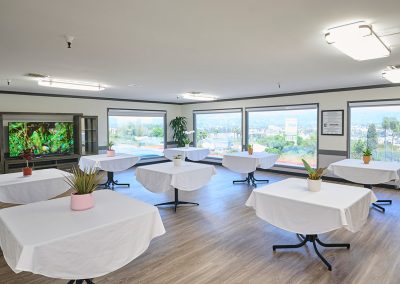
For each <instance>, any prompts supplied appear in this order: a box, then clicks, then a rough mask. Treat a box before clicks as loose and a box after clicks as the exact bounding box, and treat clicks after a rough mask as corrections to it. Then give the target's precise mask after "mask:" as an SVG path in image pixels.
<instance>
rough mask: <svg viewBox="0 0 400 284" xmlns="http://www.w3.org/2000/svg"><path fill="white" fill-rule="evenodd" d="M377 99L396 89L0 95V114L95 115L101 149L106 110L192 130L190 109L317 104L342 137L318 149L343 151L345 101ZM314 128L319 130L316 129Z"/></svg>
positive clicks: (323, 141) (399, 95)
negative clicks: (169, 100)
mask: <svg viewBox="0 0 400 284" xmlns="http://www.w3.org/2000/svg"><path fill="white" fill-rule="evenodd" d="M380 99H400V87H392V88H377V89H368V90H354V91H344V92H331V93H318V94H309V95H300V96H286V97H275V98H262V99H248V100H237V101H224V102H209V103H200V104H187V105H172V104H163V103H139V102H125V101H110V100H93V99H77V98H59V97H40V96H25V95H11V94H0V112H50V113H83V114H84V115H96V116H98V117H99V145H102V146H103V145H106V142H107V108H128V109H129V108H131V109H148V110H165V111H167V122H168V123H169V121H170V120H171V119H173V118H175V117H176V116H180V115H182V116H186V117H187V118H188V128H189V129H193V119H192V118H193V110H203V109H224V108H245V107H258V106H277V105H291V104H305V103H319V108H320V111H321V110H329V109H343V110H344V111H345V117H344V119H345V129H344V133H345V135H344V136H321V135H320V134H319V149H320V150H335V151H347V123H346V121H347V102H348V101H363V100H380ZM243 127H244V125H243ZM243 129H244V128H243ZM318 129H319V131H320V127H318ZM167 135H168V136H167V137H168V141H171V140H172V131H171V129H170V128H169V127H168V132H167ZM243 139H244V138H243ZM243 142H244V141H243ZM327 158H328V157H327ZM329 159H332V157H329ZM320 160H321V157H320ZM320 162H321V161H320Z"/></svg>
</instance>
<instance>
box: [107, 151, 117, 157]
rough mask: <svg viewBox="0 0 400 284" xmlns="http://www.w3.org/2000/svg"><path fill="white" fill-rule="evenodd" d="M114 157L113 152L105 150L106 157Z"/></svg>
mask: <svg viewBox="0 0 400 284" xmlns="http://www.w3.org/2000/svg"><path fill="white" fill-rule="evenodd" d="M114 156H115V150H107V157H114Z"/></svg>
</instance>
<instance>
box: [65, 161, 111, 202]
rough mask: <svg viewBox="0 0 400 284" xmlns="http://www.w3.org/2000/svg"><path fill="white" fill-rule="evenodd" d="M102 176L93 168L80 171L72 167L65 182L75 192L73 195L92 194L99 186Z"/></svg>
mask: <svg viewBox="0 0 400 284" xmlns="http://www.w3.org/2000/svg"><path fill="white" fill-rule="evenodd" d="M102 178H103V174H100V173H99V171H98V170H96V169H94V168H90V169H85V171H82V170H81V169H79V168H78V167H73V168H72V170H71V174H70V175H68V176H66V177H65V181H66V182H67V183H68V184H69V185H70V186H71V188H72V189H73V190H74V191H75V194H78V195H83V194H89V193H92V192H93V191H94V190H95V189H96V188H97V186H98V185H99V184H100V182H101V180H102Z"/></svg>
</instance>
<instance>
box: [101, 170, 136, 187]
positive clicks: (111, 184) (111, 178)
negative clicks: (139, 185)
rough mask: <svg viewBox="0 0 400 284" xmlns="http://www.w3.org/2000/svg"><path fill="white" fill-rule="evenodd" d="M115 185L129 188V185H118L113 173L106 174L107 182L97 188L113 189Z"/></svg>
mask: <svg viewBox="0 0 400 284" xmlns="http://www.w3.org/2000/svg"><path fill="white" fill-rule="evenodd" d="M115 185H123V186H127V187H130V184H129V183H118V181H117V180H114V172H107V181H106V182H105V183H102V184H99V186H104V189H112V190H113V189H114V186H115Z"/></svg>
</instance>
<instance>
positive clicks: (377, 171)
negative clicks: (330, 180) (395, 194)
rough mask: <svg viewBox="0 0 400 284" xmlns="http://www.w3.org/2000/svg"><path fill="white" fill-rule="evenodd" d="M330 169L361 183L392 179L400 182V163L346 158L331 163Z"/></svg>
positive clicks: (383, 181)
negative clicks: (365, 162)
mask: <svg viewBox="0 0 400 284" xmlns="http://www.w3.org/2000/svg"><path fill="white" fill-rule="evenodd" d="M328 170H329V171H330V172H331V173H332V174H334V175H336V176H338V177H341V178H343V179H345V180H348V181H352V182H355V183H360V184H379V183H385V182H388V181H391V180H394V181H396V182H397V183H399V180H400V163H396V162H381V161H371V162H370V163H369V164H367V165H366V164H364V163H363V161H361V160H356V159H345V160H342V161H338V162H335V163H333V164H330V165H329V167H328Z"/></svg>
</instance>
